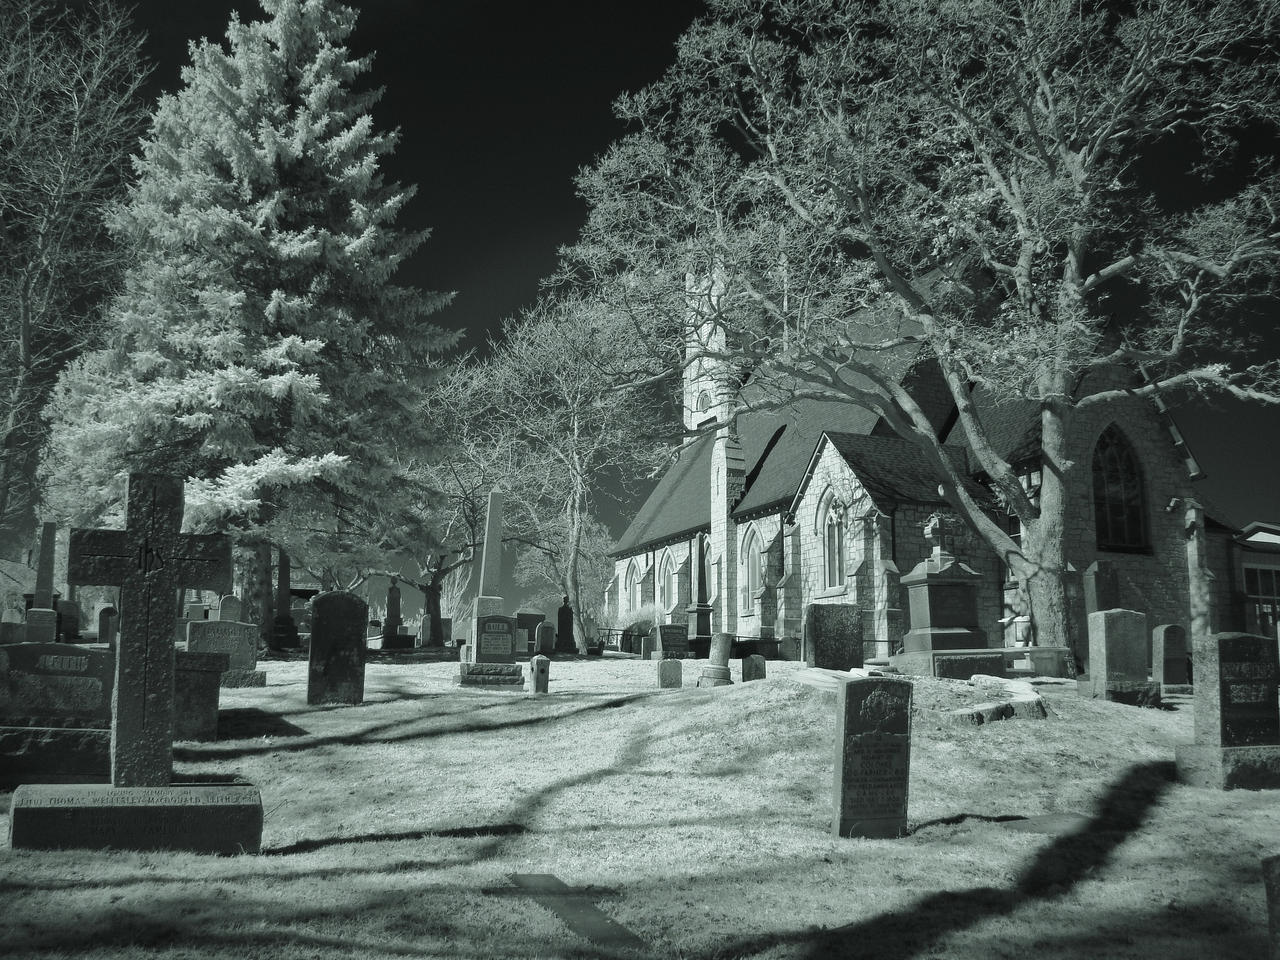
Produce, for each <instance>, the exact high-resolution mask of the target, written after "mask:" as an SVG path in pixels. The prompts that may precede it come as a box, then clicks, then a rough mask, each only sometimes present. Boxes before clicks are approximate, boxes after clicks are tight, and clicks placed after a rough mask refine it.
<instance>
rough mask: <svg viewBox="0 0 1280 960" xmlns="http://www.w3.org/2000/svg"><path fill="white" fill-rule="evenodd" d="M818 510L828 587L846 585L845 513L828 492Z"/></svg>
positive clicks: (830, 492)
mask: <svg viewBox="0 0 1280 960" xmlns="http://www.w3.org/2000/svg"><path fill="white" fill-rule="evenodd" d="M821 503H822V505H821V506H820V507H819V509H818V532H819V534H820V535H821V537H822V563H823V569H824V571H825V574H826V575H825V580H826V585H827V586H828V587H840V586H843V585H844V511H843V510H841V509H840V506H839V504H837V503H836V502H835V496H834V494H833V493H832V491H830V490H828V491H827V492H826V494H824V495H823V497H822V502H821Z"/></svg>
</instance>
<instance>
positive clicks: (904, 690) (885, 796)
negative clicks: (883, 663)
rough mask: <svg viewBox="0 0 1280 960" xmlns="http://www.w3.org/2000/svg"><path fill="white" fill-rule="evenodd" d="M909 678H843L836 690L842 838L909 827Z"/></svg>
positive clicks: (836, 797)
mask: <svg viewBox="0 0 1280 960" xmlns="http://www.w3.org/2000/svg"><path fill="white" fill-rule="evenodd" d="M911 692H912V686H911V681H910V680H898V679H893V678H889V677H868V678H866V679H857V680H841V681H840V683H839V685H838V687H837V689H836V740H835V771H834V775H833V779H832V805H833V809H834V815H833V818H832V825H831V831H832V833H833V835H835V836H837V837H878V838H885V837H899V836H901V835H902V834H903V833H904V832H905V830H906V827H907V791H908V785H909V782H910V774H911Z"/></svg>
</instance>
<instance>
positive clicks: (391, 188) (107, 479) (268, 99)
mask: <svg viewBox="0 0 1280 960" xmlns="http://www.w3.org/2000/svg"><path fill="white" fill-rule="evenodd" d="M263 7H264V9H265V10H266V12H267V14H268V15H269V19H267V20H265V21H264V22H251V23H242V22H240V20H239V18H238V17H237V16H236V15H234V14H233V16H232V19H231V22H230V24H229V26H228V28H227V33H226V45H225V46H223V45H222V44H219V43H214V42H209V41H201V42H200V43H193V44H192V45H191V63H190V65H189V66H187V67H185V68H184V69H183V71H182V79H183V86H182V88H181V89H180V90H179V91H178V92H177V93H176V94H173V95H169V96H165V97H163V98H162V99H161V100H160V102H159V105H158V107H157V109H156V112H155V115H154V118H153V121H152V124H151V128H150V131H149V134H148V135H147V136H146V137H145V138H144V140H143V143H142V152H141V155H140V156H138V157H136V158H135V161H134V165H135V173H136V178H137V182H136V184H135V185H134V187H133V188H132V190H131V191H130V194H129V198H128V201H127V203H125V204H124V205H123V206H122V207H121V208H120V209H119V210H118V211H117V212H116V214H115V215H114V217H113V220H112V228H113V230H114V231H115V232H116V234H117V235H119V236H121V237H123V238H126V239H127V240H128V241H129V242H131V243H132V244H133V245H134V247H135V248H136V251H137V263H136V266H134V267H133V268H132V269H131V270H130V272H129V274H128V276H127V279H126V283H125V289H124V290H123V292H122V293H121V295H120V296H118V297H117V298H116V300H115V301H114V304H113V305H112V307H111V319H112V320H113V322H114V323H115V324H116V326H117V332H116V337H115V340H114V342H113V343H112V344H111V346H110V348H109V349H106V350H103V351H99V352H97V353H94V354H90V355H88V356H86V357H84V358H82V359H81V360H80V361H79V362H77V363H76V364H74V365H73V366H72V367H71V368H70V369H69V371H68V372H67V374H66V375H64V377H63V378H62V380H61V382H60V383H59V386H58V388H57V390H56V392H55V396H54V399H53V401H52V402H51V404H50V407H49V411H48V415H49V418H50V420H51V428H52V429H51V436H52V439H51V443H50V449H49V455H48V459H47V466H46V469H45V479H46V490H47V494H46V499H47V501H48V502H49V504H50V505H51V506H53V507H54V508H55V511H56V512H57V513H58V514H60V515H62V516H63V517H64V518H65V519H66V520H68V521H71V522H85V521H87V520H89V519H92V518H99V519H100V518H102V517H107V516H110V515H111V514H112V513H113V512H114V510H115V509H118V507H119V501H120V498H121V495H122V493H123V490H124V484H125V479H126V477H127V474H128V472H129V471H130V470H136V469H157V470H164V471H168V472H175V471H176V472H181V473H182V474H183V475H184V476H185V477H187V478H188V481H189V482H188V498H187V499H188V504H189V510H194V511H196V512H197V513H200V514H202V515H203V516H202V517H201V518H200V519H202V520H203V521H204V522H205V523H206V525H207V524H209V523H215V524H219V525H224V526H226V525H230V526H232V527H235V528H238V529H240V530H241V531H243V532H245V533H247V534H248V535H249V536H248V537H246V538H245V539H254V538H255V537H257V538H260V539H261V538H266V539H270V540H271V541H272V542H275V543H278V544H282V545H286V546H288V547H289V548H290V549H291V550H293V551H297V552H299V553H301V554H304V555H305V554H314V553H316V552H322V551H324V550H326V549H329V550H342V549H345V548H346V547H347V546H348V545H349V542H350V540H349V538H351V539H358V531H359V527H360V525H361V523H362V518H363V517H364V516H367V515H368V514H369V512H370V511H371V510H375V509H376V507H377V500H378V498H379V497H380V496H382V495H386V494H387V493H388V491H389V490H391V489H392V488H393V487H394V484H395V481H396V478H397V476H398V473H399V467H398V466H397V463H398V461H399V456H398V454H399V452H400V451H402V450H404V449H406V448H409V449H412V448H413V447H414V446H415V445H416V444H417V443H419V442H421V441H423V440H424V439H425V437H424V428H423V425H422V423H421V420H420V418H418V417H416V416H415V415H414V414H415V410H416V408H417V406H418V404H417V397H418V392H419V390H420V389H421V388H422V387H423V385H424V383H425V382H426V380H427V378H428V377H429V376H430V374H431V368H432V365H433V362H434V361H433V356H434V354H435V353H436V352H437V351H442V350H445V349H447V348H448V347H450V346H451V345H452V343H453V342H454V340H455V339H456V335H455V334H451V333H447V332H445V331H443V330H441V329H440V328H439V327H437V326H434V325H432V324H430V323H427V322H425V321H424V319H423V318H424V317H425V316H426V315H428V314H430V313H432V312H433V311H435V310H437V309H439V308H440V307H442V306H444V305H445V304H446V303H447V302H448V299H449V297H448V295H440V294H425V293H423V292H421V291H419V290H417V289H415V288H413V287H411V286H406V285H400V284H397V283H396V282H395V281H394V279H393V275H394V273H395V271H396V268H397V267H398V266H399V265H400V264H401V263H402V262H403V260H404V259H405V258H406V257H407V256H409V255H410V254H411V253H412V252H413V251H414V250H415V249H416V248H417V247H418V246H419V245H420V244H421V243H422V242H423V241H424V240H425V239H426V236H427V233H428V231H409V230H404V229H399V228H397V227H396V226H395V220H396V218H397V216H398V214H399V213H400V212H401V210H402V209H403V207H404V205H405V204H406V203H407V202H408V201H409V199H410V198H411V197H412V196H413V194H414V192H415V191H414V188H412V187H405V186H401V185H400V184H398V183H389V182H387V181H386V180H385V178H384V175H383V172H382V169H381V163H382V161H383V159H384V158H385V157H387V156H388V154H390V153H391V152H392V150H393V149H394V147H395V144H396V140H397V135H396V134H395V133H394V132H392V133H387V132H381V131H379V130H378V129H376V128H375V126H374V123H373V118H372V116H371V114H370V110H371V108H372V107H373V105H374V103H375V102H376V101H377V100H378V98H379V96H380V93H381V90H380V89H375V90H371V91H366V92H359V91H357V90H356V89H355V85H356V83H357V81H358V80H359V79H360V78H361V76H362V75H363V74H365V73H367V72H368V71H369V69H370V63H371V57H368V56H365V57H356V56H354V55H353V54H352V53H351V51H350V50H349V49H348V47H347V46H346V43H347V40H348V38H349V37H350V36H351V33H352V30H353V28H354V25H355V20H356V13H355V11H354V10H352V9H351V8H350V7H346V6H343V5H340V4H338V3H336V2H333V0H263ZM191 519H192V518H191V517H190V516H189V517H188V520H189V521H190V520H191ZM353 534H356V535H357V536H355V537H354V538H353V537H352V535H353ZM312 559H313V560H314V559H315V558H314V557H313V558H312Z"/></svg>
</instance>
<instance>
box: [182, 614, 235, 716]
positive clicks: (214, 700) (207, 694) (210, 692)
mask: <svg viewBox="0 0 1280 960" xmlns="http://www.w3.org/2000/svg"><path fill="white" fill-rule="evenodd" d="M196 622H197V621H192V624H194V623H196ZM188 626H190V624H189V625H188ZM230 659H231V658H230V657H228V656H227V655H226V654H225V653H187V652H184V651H182V650H179V651H177V653H176V654H175V655H174V673H173V738H174V739H175V740H217V739H218V691H219V689H220V687H221V686H222V675H223V673H225V672H226V670H227V665H228V663H229V662H230Z"/></svg>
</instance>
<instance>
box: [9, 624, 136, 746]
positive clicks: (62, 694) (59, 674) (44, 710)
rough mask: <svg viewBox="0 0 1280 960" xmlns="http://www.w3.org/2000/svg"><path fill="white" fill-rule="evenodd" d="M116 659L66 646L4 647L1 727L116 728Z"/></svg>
mask: <svg viewBox="0 0 1280 960" xmlns="http://www.w3.org/2000/svg"><path fill="white" fill-rule="evenodd" d="M115 659H116V658H115V654H113V653H111V651H109V650H93V649H88V648H86V647H82V646H74V645H72V644H66V643H18V644H11V645H9V646H5V647H3V648H0V677H3V678H4V684H5V686H4V690H5V696H4V698H3V700H0V725H5V726H41V725H45V726H56V727H63V726H72V725H74V726H84V727H102V728H103V729H105V728H107V727H108V726H110V724H111V687H112V683H113V682H114V680H115V669H116V668H115Z"/></svg>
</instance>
